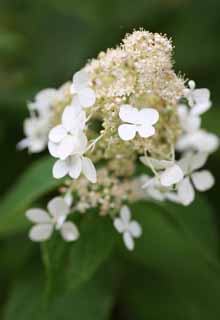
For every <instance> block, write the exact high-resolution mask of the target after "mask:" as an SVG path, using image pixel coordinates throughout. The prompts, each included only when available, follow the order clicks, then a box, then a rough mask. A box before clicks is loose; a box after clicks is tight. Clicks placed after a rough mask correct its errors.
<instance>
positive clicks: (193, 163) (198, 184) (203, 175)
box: [177, 152, 215, 205]
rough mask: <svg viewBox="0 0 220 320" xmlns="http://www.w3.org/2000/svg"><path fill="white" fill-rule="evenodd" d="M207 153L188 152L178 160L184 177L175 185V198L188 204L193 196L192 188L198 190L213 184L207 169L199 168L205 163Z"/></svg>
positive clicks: (211, 176) (207, 188)
mask: <svg viewBox="0 0 220 320" xmlns="http://www.w3.org/2000/svg"><path fill="white" fill-rule="evenodd" d="M207 158H208V155H207V153H196V154H195V153H192V152H188V153H187V154H186V155H185V156H184V157H183V158H182V159H181V160H180V161H179V165H180V166H181V168H182V170H183V172H184V176H185V178H184V179H183V180H182V181H181V182H180V183H179V184H178V185H177V199H179V201H180V202H181V203H182V204H184V205H189V204H190V203H191V202H192V201H193V200H194V198H195V191H194V188H195V189H196V190H198V191H201V192H203V191H206V190H209V189H210V188H211V187H212V186H213V185H214V182H215V180H214V177H213V175H212V174H211V173H210V172H209V171H207V170H200V171H197V170H199V169H201V168H202V167H203V166H204V164H205V163H206V161H207Z"/></svg>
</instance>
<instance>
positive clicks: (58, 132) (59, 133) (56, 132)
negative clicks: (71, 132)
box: [49, 124, 67, 143]
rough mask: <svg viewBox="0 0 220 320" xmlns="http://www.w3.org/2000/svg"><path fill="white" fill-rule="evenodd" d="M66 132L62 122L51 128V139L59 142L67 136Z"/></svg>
mask: <svg viewBox="0 0 220 320" xmlns="http://www.w3.org/2000/svg"><path fill="white" fill-rule="evenodd" d="M66 134H67V132H66V129H65V128H64V127H63V126H62V125H61V124H60V125H58V126H56V127H54V128H53V129H51V130H50V132H49V140H50V141H52V142H54V143H58V142H60V141H61V140H62V139H63V138H64V137H65V136H66Z"/></svg>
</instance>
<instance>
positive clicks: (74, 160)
mask: <svg viewBox="0 0 220 320" xmlns="http://www.w3.org/2000/svg"><path fill="white" fill-rule="evenodd" d="M81 171H82V159H81V157H80V156H77V155H76V156H72V157H71V158H70V164H69V175H70V177H71V178H73V179H77V178H78V177H79V176H80V173H81Z"/></svg>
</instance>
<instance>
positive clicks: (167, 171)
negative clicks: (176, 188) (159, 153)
mask: <svg viewBox="0 0 220 320" xmlns="http://www.w3.org/2000/svg"><path fill="white" fill-rule="evenodd" d="M140 161H141V162H142V163H143V164H145V165H146V166H148V167H150V168H151V167H152V168H153V169H154V170H156V171H159V172H158V175H157V177H156V178H157V179H158V180H159V182H160V184H161V186H162V187H171V186H172V185H174V184H177V183H178V182H180V181H181V180H182V179H183V171H182V169H181V168H180V166H179V165H178V164H177V163H176V162H175V161H168V160H157V159H154V158H150V157H148V158H146V157H144V156H142V157H140ZM152 179H155V178H152ZM150 183H151V181H147V183H146V184H144V185H143V188H146V187H148V186H149V184H150Z"/></svg>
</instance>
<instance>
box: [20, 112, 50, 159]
mask: <svg viewBox="0 0 220 320" xmlns="http://www.w3.org/2000/svg"><path fill="white" fill-rule="evenodd" d="M48 132H49V123H48V119H47V118H46V119H45V118H43V117H35V116H33V117H31V118H27V119H25V120H24V133H25V136H26V137H25V138H24V139H22V140H21V141H20V142H19V143H18V144H17V147H18V149H20V150H21V149H25V148H27V149H28V150H29V152H31V153H37V152H41V151H43V150H44V149H45V148H46V146H47V143H48Z"/></svg>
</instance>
